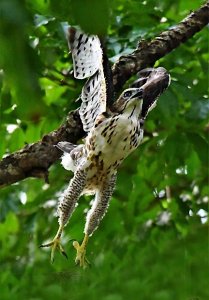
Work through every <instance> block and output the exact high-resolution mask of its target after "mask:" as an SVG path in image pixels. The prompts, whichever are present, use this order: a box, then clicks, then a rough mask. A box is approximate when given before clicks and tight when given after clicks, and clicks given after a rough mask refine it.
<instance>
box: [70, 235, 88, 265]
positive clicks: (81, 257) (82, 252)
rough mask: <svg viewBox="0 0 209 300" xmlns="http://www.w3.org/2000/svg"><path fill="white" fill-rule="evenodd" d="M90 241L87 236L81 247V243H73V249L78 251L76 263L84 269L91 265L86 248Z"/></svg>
mask: <svg viewBox="0 0 209 300" xmlns="http://www.w3.org/2000/svg"><path fill="white" fill-rule="evenodd" d="M88 239H89V237H88V235H85V237H84V239H83V242H82V244H81V245H79V243H78V242H77V241H74V242H73V247H74V248H75V249H76V251H77V255H76V258H75V263H76V264H79V265H80V267H82V268H84V269H85V268H86V267H87V266H88V265H89V264H90V263H89V261H88V260H87V258H86V246H87V243H88Z"/></svg>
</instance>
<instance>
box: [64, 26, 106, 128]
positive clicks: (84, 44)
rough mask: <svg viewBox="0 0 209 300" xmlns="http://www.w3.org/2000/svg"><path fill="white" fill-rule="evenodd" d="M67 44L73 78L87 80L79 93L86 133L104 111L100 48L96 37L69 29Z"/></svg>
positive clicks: (104, 87)
mask: <svg viewBox="0 0 209 300" xmlns="http://www.w3.org/2000/svg"><path fill="white" fill-rule="evenodd" d="M68 43H69V47H70V49H71V52H72V57H73V68H74V76H75V78H78V79H84V78H88V77H89V79H88V80H87V82H86V83H85V85H84V87H83V89H82V92H81V100H82V103H81V107H80V109H79V114H80V117H81V121H82V123H83V128H84V130H85V131H86V132H88V131H90V130H91V128H92V127H93V125H94V122H95V120H96V118H97V116H98V115H100V114H101V113H103V112H105V111H106V82H105V77H104V71H103V65H102V56H103V54H102V48H101V44H100V40H99V38H98V37H97V36H94V35H87V34H85V33H83V32H82V31H80V30H78V29H75V28H73V27H70V28H69V30H68Z"/></svg>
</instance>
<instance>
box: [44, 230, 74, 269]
mask: <svg viewBox="0 0 209 300" xmlns="http://www.w3.org/2000/svg"><path fill="white" fill-rule="evenodd" d="M62 231H63V227H62V226H60V227H59V229H58V231H57V234H56V235H55V237H54V239H53V240H52V242H50V243H48V244H44V245H41V246H40V248H44V247H52V251H51V263H53V262H54V253H55V250H56V249H59V250H60V252H61V254H62V255H64V256H65V257H66V258H68V257H67V254H66V252H65V250H64V249H63V247H62V245H61V244H60V238H61V235H62Z"/></svg>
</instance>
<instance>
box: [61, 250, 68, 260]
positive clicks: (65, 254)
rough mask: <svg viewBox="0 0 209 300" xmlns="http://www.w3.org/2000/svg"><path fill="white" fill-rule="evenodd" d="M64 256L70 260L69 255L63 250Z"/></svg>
mask: <svg viewBox="0 0 209 300" xmlns="http://www.w3.org/2000/svg"><path fill="white" fill-rule="evenodd" d="M61 253H62V255H63V256H64V257H66V258H67V259H68V256H67V253H66V252H65V251H64V250H63V251H61Z"/></svg>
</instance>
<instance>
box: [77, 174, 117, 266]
mask: <svg viewBox="0 0 209 300" xmlns="http://www.w3.org/2000/svg"><path fill="white" fill-rule="evenodd" d="M115 183H116V174H114V175H112V177H111V178H110V179H109V180H107V181H106V183H105V185H103V187H102V188H101V189H100V190H98V191H97V192H96V196H95V200H94V203H93V205H92V208H91V209H90V210H89V212H88V214H87V218H86V224H85V228H84V234H85V236H84V239H83V242H82V243H81V245H79V243H78V242H77V241H75V242H73V246H74V248H75V249H76V250H77V255H76V259H75V263H76V264H79V265H80V266H81V267H84V268H85V267H86V265H87V264H88V260H87V259H86V246H87V243H88V239H89V237H90V236H91V235H92V234H93V232H94V231H95V230H96V229H97V227H98V226H99V223H100V221H101V220H102V218H103V217H104V215H105V213H106V211H107V208H108V205H109V200H110V198H111V196H112V194H113V191H114V187H115Z"/></svg>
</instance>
